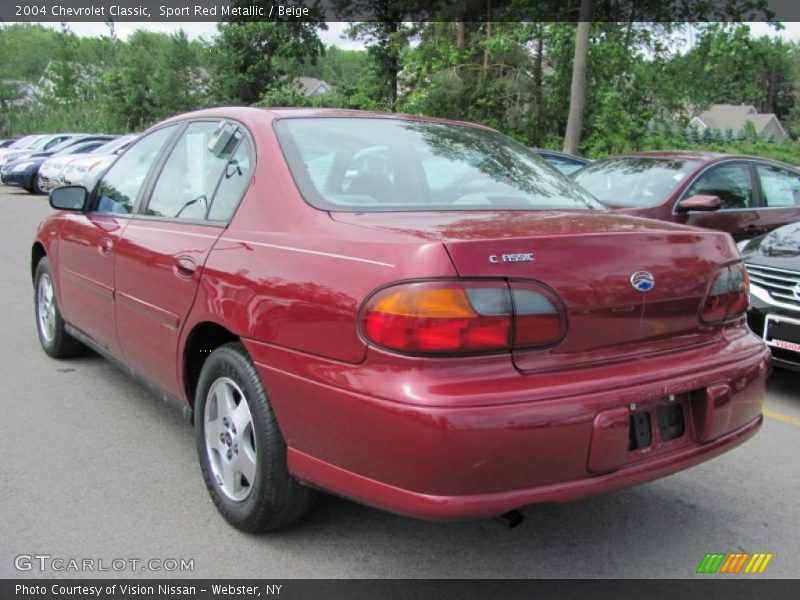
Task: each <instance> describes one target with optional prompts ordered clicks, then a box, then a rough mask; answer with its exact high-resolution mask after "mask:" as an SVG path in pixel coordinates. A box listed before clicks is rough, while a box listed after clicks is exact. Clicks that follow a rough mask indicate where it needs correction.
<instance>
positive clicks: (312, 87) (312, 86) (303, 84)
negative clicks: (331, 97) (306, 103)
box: [292, 77, 333, 96]
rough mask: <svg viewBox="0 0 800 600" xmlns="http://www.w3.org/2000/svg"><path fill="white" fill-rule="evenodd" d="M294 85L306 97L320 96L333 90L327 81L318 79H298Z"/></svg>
mask: <svg viewBox="0 0 800 600" xmlns="http://www.w3.org/2000/svg"><path fill="white" fill-rule="evenodd" d="M292 84H293V85H294V86H295V87H296V88H297V89H298V90H299V91H300V93H301V94H303V95H304V96H318V95H319V94H324V93H326V92H330V91H331V90H332V89H333V88H332V87H331V85H330V84H329V83H328V82H327V81H324V80H322V79H317V78H316V77H296V78H295V79H294V81H293V82H292Z"/></svg>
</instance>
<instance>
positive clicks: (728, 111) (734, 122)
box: [695, 104, 783, 133]
mask: <svg viewBox="0 0 800 600" xmlns="http://www.w3.org/2000/svg"><path fill="white" fill-rule="evenodd" d="M695 118H696V119H697V120H699V121H700V122H701V123H702V124H703V125H705V126H706V127H709V128H711V129H718V130H720V131H725V130H727V129H731V130H732V131H737V132H738V131H741V130H742V129H744V128H745V124H746V123H747V122H748V121H752V122H753V125H754V126H755V128H756V132H758V133H761V132H762V131H764V128H765V127H766V126H767V125H768V124H769V123H770V122H771V121H773V120H774V121H775V122H776V123H777V125H778V127H780V129H781V131H783V127H782V126H781V123H780V121H779V120H778V117H776V116H775V115H774V114H773V113H759V112H757V111H756V109H755V107H753V106H750V105H748V104H742V105H736V104H714V105H712V106H711V108H709V109H708V110H705V111H703V112H701V113H700V114H699V115H697V117H695Z"/></svg>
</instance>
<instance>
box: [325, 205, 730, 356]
mask: <svg viewBox="0 0 800 600" xmlns="http://www.w3.org/2000/svg"><path fill="white" fill-rule="evenodd" d="M334 218H335V219H337V220H341V221H345V222H349V223H353V224H359V225H363V226H368V227H376V228H380V229H387V230H392V231H403V232H406V233H412V234H415V235H419V236H421V237H424V238H426V239H439V240H440V241H441V242H442V243H443V244H444V245H445V247H446V248H447V251H448V253H449V254H450V257H451V259H452V261H453V264H454V266H455V269H456V271H457V273H458V275H459V276H460V277H475V278H484V277H491V278H497V277H500V278H506V279H508V280H515V279H519V280H534V281H537V282H540V283H543V284H545V285H546V286H547V287H549V288H550V289H552V290H553V291H554V292H555V293H556V294H557V295H558V296H559V297H560V298H561V300H563V302H564V306H565V307H566V311H567V315H566V318H567V319H568V331H567V335H566V337H565V338H564V339H563V341H562V342H560V343H559V344H557V345H555V346H553V347H551V348H545V349H534V350H524V351H516V352H514V362H515V364H516V366H517V367H518V368H520V369H521V370H524V371H530V370H551V369H554V368H566V367H568V366H570V365H573V364H576V363H581V364H586V363H587V362H589V363H590V362H593V361H604V362H606V361H608V360H610V359H615V358H616V359H620V360H622V359H625V358H627V357H631V356H634V355H636V356H641V355H642V354H643V353H656V352H662V351H668V350H672V349H676V348H679V347H684V346H691V345H698V344H702V343H704V342H708V341H711V340H713V339H716V338H717V337H718V336H719V335H720V332H719V329H715V328H709V327H707V326H704V325H702V324H701V322H700V320H699V312H700V309H701V304H702V302H703V299H704V297H705V294H706V291H707V289H708V286H709V284H710V281H711V277H712V273H713V271H714V270H715V269H716V268H718V266H719V265H720V264H723V263H726V262H730V261H732V260H735V259H736V257H737V254H736V250H735V248H734V246H733V243H732V241H730V240H729V239H728V238H727V236H725V235H724V234H719V233H715V232H703V231H699V230H696V229H695V230H693V229H689V228H686V227H683V226H680V225H675V224H671V223H662V222H657V221H651V220H646V219H638V218H632V217H629V216H626V215H621V214H618V213H609V212H601V213H592V212H588V211H587V212H577V211H575V212H534V211H530V212H527V211H526V212H521V211H520V212H512V211H506V212H497V213H485V212H483V213H478V212H475V213H429V214H428V213H370V214H366V213H364V214H343V213H337V214H336V215H334ZM637 273H640V274H642V275H640V276H639V278H638V279H641V278H642V277H644V278H646V275H644V274H650V275H652V277H653V279H654V285H653V287H652V289H650V290H648V291H640V290H639V289H637V288H636V287H635V286H634V283H633V281H632V280H633V279H634V275H635V274H637ZM638 279H637V280H638Z"/></svg>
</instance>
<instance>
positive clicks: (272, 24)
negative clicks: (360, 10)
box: [212, 0, 327, 104]
mask: <svg viewBox="0 0 800 600" xmlns="http://www.w3.org/2000/svg"><path fill="white" fill-rule="evenodd" d="M267 4H268V2H267V1H266V0H246V1H243V0H234V1H233V2H232V3H231V5H232V6H233V7H248V6H262V7H263V8H264V9H265V14H266V13H268V12H269V8H270V7H269V6H267ZM325 28H327V26H326V25H325V23H324V22H322V21H311V20H308V21H298V20H290V21H286V22H276V21H251V20H248V19H246V18H240V19H239V18H237V19H231V20H230V21H227V22H224V23H220V24H219V26H218V35H217V39H216V43H215V44H214V46H213V49H212V57H213V60H212V65H213V71H214V79H213V95H214V98H215V100H217V101H218V102H224V103H234V104H239V103H243V104H253V103H255V102H257V101H258V100H259V99H260V98H261V96H262V94H264V93H265V92H267V91H269V90H272V89H275V88H279V87H281V86H283V85H285V84H286V83H287V82H289V81H290V80H291V79H292V78H293V77H294V76H296V75H298V74H299V73H300V69H301V67H302V65H304V64H305V63H311V64H314V63H315V62H316V59H317V57H319V55H320V54H322V52H323V51H324V47H323V46H322V42H321V41H320V39H319V37H318V36H317V33H316V32H317V29H325Z"/></svg>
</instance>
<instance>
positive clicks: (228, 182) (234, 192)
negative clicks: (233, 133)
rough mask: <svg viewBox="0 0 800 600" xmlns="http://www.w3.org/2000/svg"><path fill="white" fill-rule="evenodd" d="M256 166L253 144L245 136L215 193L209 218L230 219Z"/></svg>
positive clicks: (229, 162)
mask: <svg viewBox="0 0 800 600" xmlns="http://www.w3.org/2000/svg"><path fill="white" fill-rule="evenodd" d="M254 167H255V153H254V152H253V146H252V144H251V143H250V140H249V139H248V138H247V137H245V138H244V139H243V140H242V142H241V143H240V144H239V148H238V149H237V150H236V152H235V153H234V155H233V157H231V159H230V161H228V164H227V165H226V167H225V170H224V172H223V173H222V181H220V183H219V186H218V187H217V191H216V192H215V193H214V200H213V201H212V203H211V209H210V210H209V211H208V219H210V220H211V221H230V219H231V217H233V213H235V212H236V207H238V206H239V202H240V201H241V199H242V196H244V193H245V191H246V190H247V186H248V185H249V184H250V178H251V176H252V175H253V168H254Z"/></svg>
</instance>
